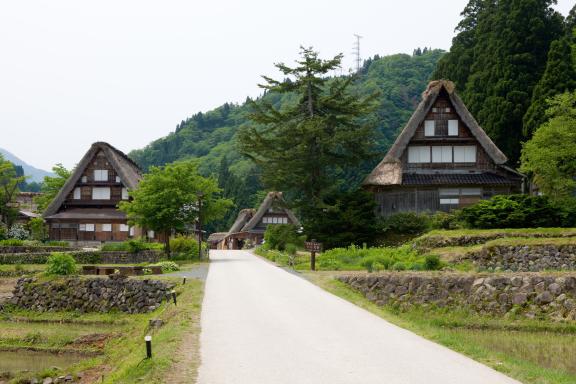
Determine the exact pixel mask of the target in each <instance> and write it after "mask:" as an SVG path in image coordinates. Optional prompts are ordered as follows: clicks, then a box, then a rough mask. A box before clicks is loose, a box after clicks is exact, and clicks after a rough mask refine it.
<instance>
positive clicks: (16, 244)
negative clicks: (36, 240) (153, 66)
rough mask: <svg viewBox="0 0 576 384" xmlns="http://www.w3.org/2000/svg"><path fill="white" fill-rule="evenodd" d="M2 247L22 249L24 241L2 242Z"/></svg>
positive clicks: (0, 242)
mask: <svg viewBox="0 0 576 384" xmlns="http://www.w3.org/2000/svg"><path fill="white" fill-rule="evenodd" d="M0 245H3V246H5V247H21V246H23V245H24V240H19V239H6V240H0Z"/></svg>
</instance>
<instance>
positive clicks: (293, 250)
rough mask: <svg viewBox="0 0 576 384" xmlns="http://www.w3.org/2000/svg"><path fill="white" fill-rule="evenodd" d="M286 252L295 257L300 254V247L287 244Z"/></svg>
mask: <svg viewBox="0 0 576 384" xmlns="http://www.w3.org/2000/svg"><path fill="white" fill-rule="evenodd" d="M285 251H286V253H287V254H289V255H291V256H294V255H295V254H296V252H298V247H297V246H296V245H295V244H286V247H285Z"/></svg>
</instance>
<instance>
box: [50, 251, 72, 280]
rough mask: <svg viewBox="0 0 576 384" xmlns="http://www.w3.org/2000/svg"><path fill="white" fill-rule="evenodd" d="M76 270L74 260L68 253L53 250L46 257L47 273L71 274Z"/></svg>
mask: <svg viewBox="0 0 576 384" xmlns="http://www.w3.org/2000/svg"><path fill="white" fill-rule="evenodd" d="M77 271H78V267H77V265H76V260H75V259H74V257H72V255H70V254H68V253H62V252H54V253H52V254H51V255H50V256H49V257H48V261H47V263H46V272H45V273H46V274H47V275H73V274H75V273H76V272H77Z"/></svg>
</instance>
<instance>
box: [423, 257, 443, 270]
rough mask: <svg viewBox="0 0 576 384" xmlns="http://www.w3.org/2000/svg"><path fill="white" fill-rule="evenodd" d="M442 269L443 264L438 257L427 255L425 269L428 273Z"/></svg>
mask: <svg viewBox="0 0 576 384" xmlns="http://www.w3.org/2000/svg"><path fill="white" fill-rule="evenodd" d="M441 267H442V262H441V261H440V257H438V255H426V258H425V259H424V269H426V270H428V271H436V270H438V269H440V268H441Z"/></svg>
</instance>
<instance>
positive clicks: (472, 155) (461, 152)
mask: <svg viewBox="0 0 576 384" xmlns="http://www.w3.org/2000/svg"><path fill="white" fill-rule="evenodd" d="M454 162H455V163H475V162H476V146H475V145H461V146H457V147H454Z"/></svg>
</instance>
